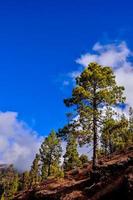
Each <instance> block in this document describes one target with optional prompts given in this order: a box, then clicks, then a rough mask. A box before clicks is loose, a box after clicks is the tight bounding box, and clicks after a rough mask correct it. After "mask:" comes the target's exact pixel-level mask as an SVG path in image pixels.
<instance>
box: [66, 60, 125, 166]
mask: <svg viewBox="0 0 133 200" xmlns="http://www.w3.org/2000/svg"><path fill="white" fill-rule="evenodd" d="M123 90H124V88H123V87H118V86H117V84H116V81H115V76H114V74H113V71H112V68H110V67H105V66H101V65H99V64H97V63H90V64H89V65H88V67H87V68H86V69H85V70H84V71H83V72H82V73H81V75H80V76H79V77H77V79H76V87H75V88H74V89H73V92H72V97H71V98H68V99H65V101H64V102H65V104H66V106H72V105H76V106H77V114H78V115H79V117H80V120H81V122H82V124H83V130H84V132H86V134H87V135H88V138H89V140H88V141H89V142H90V141H91V140H92V141H93V168H95V166H96V158H97V153H96V152H97V145H98V141H97V140H98V127H99V126H100V124H99V119H100V114H101V109H99V108H102V107H103V106H107V105H116V104H117V103H119V102H123V101H124V100H125V99H124V98H123V96H122V95H123Z"/></svg>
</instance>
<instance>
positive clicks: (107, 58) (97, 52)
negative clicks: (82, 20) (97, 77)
mask: <svg viewBox="0 0 133 200" xmlns="http://www.w3.org/2000/svg"><path fill="white" fill-rule="evenodd" d="M92 50H93V53H86V54H84V55H81V57H80V58H78V59H77V60H76V63H78V64H80V65H82V66H83V67H86V66H87V65H88V64H89V63H90V62H97V63H99V64H101V65H106V66H110V67H112V68H113V70H114V73H115V75H116V80H117V83H118V85H122V86H124V87H125V96H126V98H127V103H128V104H129V105H130V106H133V95H132V90H133V89H132V88H133V63H132V62H131V61H130V60H129V58H131V57H132V55H133V53H132V51H131V50H130V49H129V48H128V47H127V44H126V42H124V41H122V42H121V43H119V44H118V43H113V44H106V45H102V44H100V43H99V42H98V43H96V44H95V45H94V46H93V48H92ZM71 74H75V72H72V73H71ZM76 74H78V72H77V71H76ZM71 77H72V78H74V77H73V76H71Z"/></svg>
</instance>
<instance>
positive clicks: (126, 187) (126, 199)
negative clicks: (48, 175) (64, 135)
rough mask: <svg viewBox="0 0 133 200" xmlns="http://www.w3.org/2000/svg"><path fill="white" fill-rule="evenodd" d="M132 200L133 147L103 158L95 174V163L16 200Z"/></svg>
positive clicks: (43, 184) (37, 187)
mask: <svg viewBox="0 0 133 200" xmlns="http://www.w3.org/2000/svg"><path fill="white" fill-rule="evenodd" d="M41 199H42V200H72V199H73V200H116V199H121V200H132V199H133V147H130V148H128V149H126V150H124V151H122V152H119V153H115V154H113V155H111V157H106V158H101V159H100V160H99V162H98V166H97V169H96V170H95V171H94V172H93V171H92V167H91V163H89V164H85V165H84V168H82V169H77V170H72V171H70V172H68V173H67V174H66V176H65V178H64V179H59V180H55V179H50V180H47V181H45V182H43V183H42V184H40V185H38V186H36V187H35V188H32V189H30V190H27V191H22V192H20V193H18V194H17V195H16V196H15V198H14V200H41Z"/></svg>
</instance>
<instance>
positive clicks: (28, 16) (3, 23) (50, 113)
mask: <svg viewBox="0 0 133 200" xmlns="http://www.w3.org/2000/svg"><path fill="white" fill-rule="evenodd" d="M132 7H133V2H132V1H131V0H130V1H129V0H126V1H116V0H115V1H113V0H112V1H107V0H82V1H81V0H67V1H66V0H47V1H46V0H19V1H18V0H14V1H13V0H8V1H7V0H4V1H0V69H1V73H0V74H1V76H0V110H1V111H2V112H5V111H14V112H17V113H18V114H19V118H20V119H21V120H23V121H25V122H26V123H27V124H28V125H29V126H30V127H31V128H33V129H34V130H36V131H37V132H38V133H40V134H41V135H46V134H48V133H49V131H50V130H51V129H52V128H54V129H56V130H57V129H58V128H60V127H62V126H63V124H64V123H65V120H66V117H65V113H66V111H67V109H66V108H65V106H64V104H63V99H64V98H65V97H67V96H69V94H70V93H71V87H72V84H71V85H68V86H63V82H64V81H67V75H68V74H69V73H70V72H72V71H76V70H77V69H79V67H80V65H79V64H77V63H76V62H75V60H76V59H77V58H79V57H80V56H81V54H85V53H86V52H88V51H90V52H91V51H92V50H91V49H92V46H93V45H94V44H95V43H96V42H101V43H103V44H108V43H112V42H114V41H117V42H119V41H126V44H127V45H128V47H129V48H130V49H133V39H132V35H133V26H132V25H133V12H132Z"/></svg>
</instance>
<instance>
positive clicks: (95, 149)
mask: <svg viewBox="0 0 133 200" xmlns="http://www.w3.org/2000/svg"><path fill="white" fill-rule="evenodd" d="M93 134H94V137H93V166H92V167H93V169H95V167H96V160H97V155H96V151H97V126H96V119H95V117H94V119H93Z"/></svg>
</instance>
